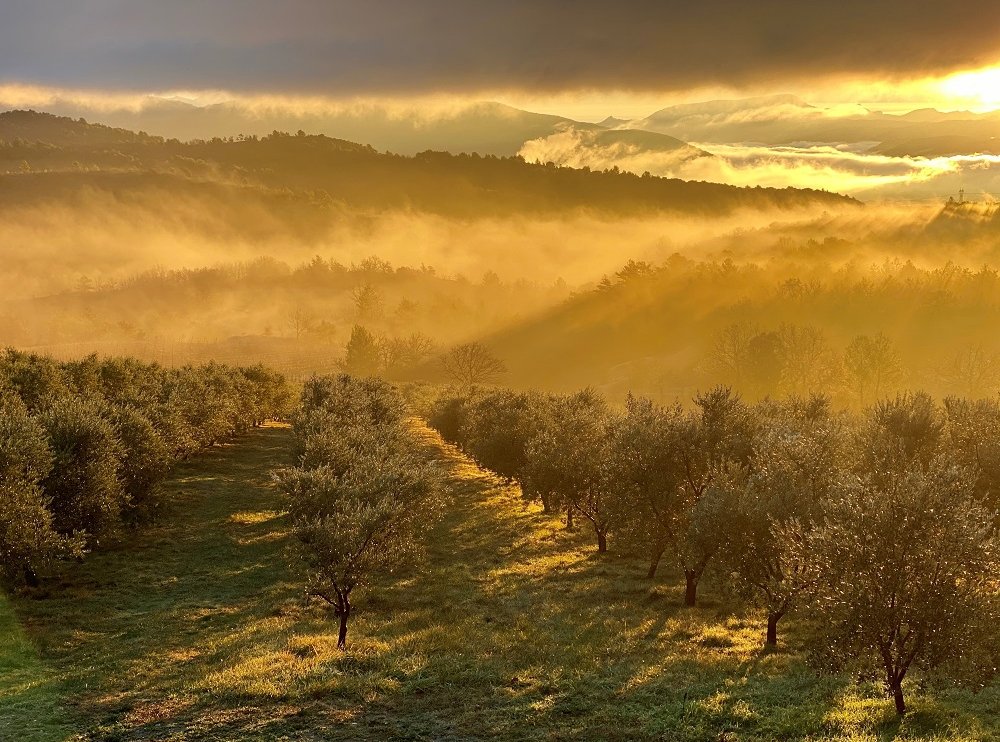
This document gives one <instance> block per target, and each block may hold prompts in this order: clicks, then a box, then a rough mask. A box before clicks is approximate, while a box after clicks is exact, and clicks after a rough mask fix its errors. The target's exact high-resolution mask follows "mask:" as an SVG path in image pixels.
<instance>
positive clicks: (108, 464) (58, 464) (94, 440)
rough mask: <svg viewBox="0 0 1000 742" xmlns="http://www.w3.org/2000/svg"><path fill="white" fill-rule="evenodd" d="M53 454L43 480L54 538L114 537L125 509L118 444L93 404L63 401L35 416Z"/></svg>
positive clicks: (110, 428)
mask: <svg viewBox="0 0 1000 742" xmlns="http://www.w3.org/2000/svg"><path fill="white" fill-rule="evenodd" d="M39 420H40V421H41V423H42V425H43V426H44V428H45V432H46V433H47V434H48V437H49V441H50V445H51V447H52V451H53V453H54V455H55V459H54V462H53V464H54V465H53V467H52V470H51V471H50V472H49V473H48V475H47V476H46V477H45V478H44V479H43V480H42V483H41V484H42V488H43V489H44V490H45V494H46V495H47V496H48V497H49V499H50V506H51V508H52V515H53V523H54V525H55V528H56V530H57V531H59V533H62V534H72V533H77V532H81V533H86V534H87V539H88V541H95V540H98V539H100V538H103V537H105V536H107V535H110V534H112V533H114V532H115V531H116V530H117V528H118V526H119V522H120V518H121V513H122V510H123V509H124V508H125V506H126V504H127V499H126V494H125V491H124V490H123V489H122V484H121V481H120V480H119V478H118V470H119V456H120V443H119V441H118V438H117V436H116V435H115V429H114V427H113V426H112V425H111V423H110V422H109V421H108V420H107V419H105V418H104V417H102V416H101V414H100V411H99V408H98V407H97V406H96V405H95V404H94V403H93V402H86V401H83V400H79V399H63V400H59V401H57V402H55V403H54V404H52V405H51V406H50V407H49V408H48V409H46V410H45V411H44V412H42V413H41V414H40V415H39Z"/></svg>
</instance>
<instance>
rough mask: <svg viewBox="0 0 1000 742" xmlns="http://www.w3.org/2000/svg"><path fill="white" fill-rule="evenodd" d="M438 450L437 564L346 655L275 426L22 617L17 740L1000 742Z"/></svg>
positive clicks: (989, 697)
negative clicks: (301, 537)
mask: <svg viewBox="0 0 1000 742" xmlns="http://www.w3.org/2000/svg"><path fill="white" fill-rule="evenodd" d="M423 435H424V436H425V437H426V441H427V443H428V445H429V447H430V448H431V450H432V451H434V452H435V455H437V456H438V457H439V458H440V459H441V460H442V462H443V463H444V465H445V466H446V467H447V468H448V470H449V488H450V490H451V494H452V497H453V504H452V506H451V507H450V508H449V511H448V515H447V517H446V518H445V520H444V521H443V522H442V523H441V524H440V526H439V527H438V528H437V530H436V533H435V534H434V538H433V539H432V543H431V548H430V553H429V559H428V561H427V564H426V565H425V568H423V569H421V570H419V571H415V572H413V573H411V574H405V575H398V576H396V577H394V578H392V579H391V580H388V581H387V582H386V583H385V585H384V587H383V588H381V589H378V590H367V591H365V592H364V593H362V594H359V595H358V596H357V597H358V600H357V608H358V612H357V614H356V618H355V619H354V620H353V621H352V626H351V634H350V636H349V640H348V641H349V650H348V651H347V652H346V653H342V652H338V651H337V649H336V626H335V625H334V622H333V621H332V620H331V617H330V616H329V615H328V614H325V613H324V612H323V611H322V610H321V609H320V608H319V607H315V606H308V605H306V604H304V602H303V600H302V595H301V590H300V588H299V587H298V586H297V585H296V583H295V581H294V580H293V579H292V578H291V573H290V572H289V569H288V567H287V559H286V556H285V553H286V548H287V546H288V522H287V520H286V519H285V518H284V517H283V516H282V514H281V512H280V511H279V510H280V503H279V501H278V498H277V495H276V492H275V491H274V489H273V488H272V486H271V483H270V481H269V478H268V470H269V469H271V468H273V467H275V466H279V465H281V464H283V463H285V462H287V461H288V460H289V455H290V454H289V452H288V451H289V443H290V432H289V431H288V430H287V429H285V428H279V427H271V428H264V429H262V430H260V431H257V432H255V433H254V434H253V435H251V436H250V437H248V438H246V439H244V440H243V441H241V442H239V443H237V444H234V445H231V446H226V447H219V448H217V449H215V450H213V451H212V452H211V453H209V454H208V455H205V456H202V457H199V458H198V459H197V460H196V461H192V462H190V463H188V464H186V465H184V466H183V467H181V468H180V469H178V470H177V471H176V472H175V474H174V476H173V477H172V478H171V480H170V482H169V483H168V488H169V492H170V496H171V499H172V501H173V507H172V508H171V511H170V513H169V514H168V515H167V517H165V518H164V520H163V522H162V523H161V524H160V525H158V526H156V527H154V528H151V529H148V530H145V531H143V532H142V533H141V534H140V535H138V536H136V537H135V538H134V540H132V541H130V542H129V543H126V544H123V545H121V546H120V547H118V548H116V549H114V550H111V551H106V552H102V553H100V554H95V555H93V556H92V557H91V558H90V559H89V560H88V561H86V562H85V563H83V564H82V565H78V566H75V567H74V568H73V569H72V570H70V571H69V572H68V574H67V577H66V578H65V580H64V581H63V582H62V583H61V584H55V585H50V586H48V587H47V588H45V589H44V590H42V591H36V592H34V593H28V594H25V595H21V596H18V597H17V598H16V599H14V600H13V601H11V602H10V603H6V604H5V603H0V624H2V626H0V629H2V631H3V639H0V642H2V643H0V739H2V740H63V739H74V738H76V739H86V740H140V739H145V740H154V739H155V740H243V739H260V740H272V739H289V740H320V739H323V740H326V739H345V740H348V739H349V740H367V739H372V740H380V739H409V740H434V739H449V740H451V739H454V740H458V739H494V738H502V739H538V740H542V739H544V740H569V739H592V740H625V739H665V740H712V741H718V740H729V741H734V740H798V739H845V740H846V739H851V740H893V739H908V740H909V739H912V740H960V739H965V740H981V739H982V740H985V739H1000V692H997V691H996V690H993V689H991V690H988V691H986V692H983V693H980V694H978V695H972V694H970V693H967V692H964V691H963V692H960V691H950V692H943V691H937V692H931V691H930V690H918V689H917V688H916V686H913V687H911V688H910V692H911V707H912V709H913V711H912V713H911V714H910V715H909V716H908V717H907V718H906V719H905V720H904V721H902V722H900V721H898V720H897V719H896V718H895V714H894V713H893V711H892V709H891V705H890V703H889V702H888V701H887V700H886V699H884V698H882V697H881V695H880V694H879V691H878V688H877V687H875V686H866V685H857V684H855V683H853V682H850V681H849V679H846V678H830V677H826V678H823V677H818V676H816V674H815V673H814V672H812V671H811V670H810V669H809V668H808V667H807V665H806V664H805V662H804V659H803V655H802V651H801V647H800V645H799V642H800V638H799V635H798V634H797V632H796V627H795V625H794V623H793V622H789V624H788V625H787V626H785V627H784V630H785V637H784V640H785V642H786V644H785V645H784V647H783V648H782V649H780V650H779V651H777V652H773V653H764V652H763V651H762V649H761V639H762V635H763V634H762V632H763V626H762V623H761V621H760V620H759V619H758V618H757V617H753V616H750V617H747V616H743V615H741V614H739V613H734V612H733V611H732V610H731V606H730V605H729V604H728V603H727V602H726V601H725V599H724V598H723V597H721V596H720V595H719V594H718V593H715V592H713V591H712V590H711V589H708V590H706V591H705V592H704V602H703V605H702V606H700V607H699V608H697V609H686V608H684V607H683V606H682V597H683V596H682V590H681V586H680V583H679V581H678V579H677V577H676V575H672V574H670V573H669V572H668V573H666V574H665V575H664V576H663V577H661V578H658V579H657V580H646V579H644V578H643V577H642V575H643V574H644V569H643V565H642V564H640V563H638V562H635V561H632V560H629V559H627V558H624V557H620V556H616V555H614V554H613V553H612V554H610V555H607V556H605V557H599V556H598V555H597V554H596V553H595V552H594V549H593V546H592V545H591V543H590V538H589V535H588V534H587V533H586V532H585V531H583V532H580V533H572V534H571V533H567V532H565V531H564V530H562V528H561V524H560V523H559V522H558V521H557V520H556V519H553V518H550V517H549V516H546V515H543V514H542V513H541V512H540V511H539V510H538V509H537V508H535V507H528V506H525V505H524V504H522V502H521V501H520V499H519V497H518V495H517V492H516V491H515V490H512V489H511V488H509V487H506V486H504V485H502V484H501V483H499V482H497V481H496V480H495V479H493V478H492V477H491V476H489V475H487V474H484V473H483V472H481V471H479V470H478V469H476V468H475V467H474V466H472V465H470V464H469V463H468V462H467V461H466V460H464V459H463V458H462V457H461V456H459V455H458V454H457V453H455V452H454V451H453V450H451V449H450V448H448V447H447V446H444V445H443V444H441V442H440V441H439V440H438V439H437V438H436V437H435V436H434V435H433V434H431V433H430V432H426V431H425V432H424V433H423ZM613 548H614V547H613V544H612V551H613ZM12 609H13V612H12ZM14 616H16V621H15V620H14ZM19 627H20V628H19ZM28 640H30V642H29V641H28Z"/></svg>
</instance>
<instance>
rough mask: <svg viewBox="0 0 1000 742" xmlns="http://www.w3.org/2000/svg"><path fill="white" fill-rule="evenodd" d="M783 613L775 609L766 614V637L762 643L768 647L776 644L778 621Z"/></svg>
mask: <svg viewBox="0 0 1000 742" xmlns="http://www.w3.org/2000/svg"><path fill="white" fill-rule="evenodd" d="M783 615H784V614H783V613H782V612H781V611H777V612H775V613H770V614H768V616H767V639H766V640H765V642H764V643H765V644H766V645H767V646H769V647H776V646H778V621H780V620H781V617H782V616H783Z"/></svg>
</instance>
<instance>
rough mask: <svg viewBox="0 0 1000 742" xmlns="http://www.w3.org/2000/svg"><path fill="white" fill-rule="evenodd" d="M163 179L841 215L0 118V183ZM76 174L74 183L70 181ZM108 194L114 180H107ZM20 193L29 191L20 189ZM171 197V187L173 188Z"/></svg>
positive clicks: (665, 190) (423, 161)
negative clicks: (125, 176) (136, 176)
mask: <svg viewBox="0 0 1000 742" xmlns="http://www.w3.org/2000/svg"><path fill="white" fill-rule="evenodd" d="M122 172H131V173H143V174H158V175H163V174H168V175H171V176H179V177H180V178H182V179H184V180H197V181H206V180H211V181H219V182H224V183H227V184H229V185H235V186H256V187H265V188H268V189H277V190H282V191H287V190H291V191H294V192H304V193H308V194H309V195H310V197H311V198H314V199H315V198H316V196H319V197H320V198H321V199H327V198H328V199H329V200H331V201H334V202H338V203H340V204H343V205H346V206H354V207H359V208H364V209H372V210H386V209H398V208H407V209H413V210H418V211H427V212H431V213H439V214H445V215H449V216H460V217H476V216H505V215H513V214H519V215H530V214H540V213H551V212H559V211H565V210H574V209H587V210H593V211H598V212H607V213H611V214H642V213H647V212H683V213H690V214H704V215H715V214H725V213H730V212H732V211H735V210H737V209H740V208H750V209H774V208H778V209H782V208H798V207H802V206H811V205H818V206H824V207H825V206H836V205H844V204H849V203H853V201H852V200H851V199H848V198H846V197H844V196H839V195H836V194H831V193H827V192H822V191H814V190H799V189H791V188H788V189H773V188H738V187H734V186H728V185H721V184H715V183H702V182H687V181H681V180H676V179H667V178H657V177H649V176H643V177H640V176H636V175H632V174H629V173H622V172H618V171H617V170H611V171H604V172H594V171H590V170H586V169H583V170H576V169H571V168H562V167H556V166H554V165H540V164H529V163H526V162H525V161H524V160H522V159H521V158H519V157H506V158H504V157H495V156H479V155H475V154H472V155H465V154H463V155H452V154H448V153H443V152H423V153H420V154H418V155H416V156H413V157H405V156H401V155H394V154H389V153H380V152H377V151H376V150H375V149H373V148H371V147H369V146H366V145H362V144H355V143H352V142H347V141H344V140H339V139H331V138H329V137H326V136H316V135H307V134H305V133H304V132H299V133H297V134H294V135H290V134H285V133H279V132H275V133H273V134H272V135H270V136H267V137H263V138H258V137H243V138H240V137H237V138H234V139H213V140H210V141H200V140H194V141H190V142H180V141H177V140H164V139H162V138H159V137H151V136H148V135H144V134H135V133H132V132H129V131H127V130H123V129H111V128H109V127H105V126H100V125H95V124H87V123H85V122H82V121H81V120H74V119H69V118H61V117H56V116H52V115H50V114H42V113H35V112H25V111H13V112H8V113H4V114H0V174H6V177H4V178H3V179H4V180H7V181H8V182H7V183H5V184H4V191H5V192H6V193H7V194H8V195H13V194H15V193H16V192H17V191H18V190H20V188H21V184H20V183H18V182H16V181H15V182H11V181H12V180H14V177H17V176H23V175H31V174H43V175H44V176H45V181H46V182H45V184H43V185H42V186H41V188H42V190H44V189H45V188H46V187H48V184H51V186H52V187H53V188H57V187H58V185H59V181H60V179H61V178H60V176H61V175H63V174H67V173H73V180H74V182H79V183H85V184H86V185H87V186H88V187H91V188H101V187H102V186H103V183H104V181H103V178H104V176H105V175H107V174H108V173H114V174H116V175H120V174H121V173H122ZM80 173H85V174H86V177H85V178H81V176H80V175H79V174H80ZM115 182H116V186H118V185H120V182H121V181H120V180H116V181H115ZM25 185H26V186H28V187H29V188H30V189H31V190H32V192H37V191H38V190H39V188H40V186H39V184H38V183H37V182H36V183H34V184H31V185H28V184H25ZM174 185H175V186H176V187H182V186H183V184H182V183H175V184H174Z"/></svg>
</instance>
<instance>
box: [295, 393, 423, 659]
mask: <svg viewBox="0 0 1000 742" xmlns="http://www.w3.org/2000/svg"><path fill="white" fill-rule="evenodd" d="M302 400H303V409H302V412H301V413H300V415H299V417H298V419H297V421H296V430H297V434H298V437H299V446H298V448H299V452H300V458H299V465H298V466H297V467H295V468H291V469H284V470H281V471H279V472H277V473H276V477H277V481H278V483H279V485H280V487H281V488H282V490H283V491H284V492H285V495H286V497H287V500H288V510H289V513H290V514H291V516H292V519H293V522H294V524H295V526H294V527H295V534H296V538H297V541H298V544H299V554H300V556H301V561H302V563H303V566H304V569H305V573H306V574H305V582H306V590H307V592H308V594H309V595H311V596H314V597H317V598H320V599H322V600H324V601H326V602H327V603H328V604H329V605H331V606H333V608H334V611H335V614H336V615H337V616H338V617H339V619H340V633H339V637H338V646H339V647H341V648H344V647H346V642H347V627H348V621H349V619H350V616H351V613H352V610H353V604H352V603H351V595H352V593H353V591H354V590H355V589H356V588H357V587H359V586H364V585H371V584H373V583H375V582H377V581H378V580H379V579H380V578H384V577H385V576H386V575H388V574H390V573H392V572H394V571H396V570H398V569H400V568H403V567H407V566H411V565H413V564H415V563H416V562H417V561H418V560H419V558H420V555H421V553H422V547H423V538H424V535H425V533H426V531H427V530H428V529H429V528H430V527H431V526H432V525H433V524H434V523H435V522H436V520H437V517H438V514H439V510H440V501H439V498H438V496H437V481H436V480H437V477H436V473H435V470H434V468H433V466H432V465H431V464H429V463H428V462H426V461H425V460H423V459H422V458H421V457H419V456H418V455H416V453H415V448H416V441H415V440H414V439H413V438H412V435H411V434H410V433H409V431H408V430H407V428H406V422H405V417H404V414H405V413H404V409H403V404H402V398H401V397H400V396H399V394H398V392H396V391H395V390H394V389H392V387H390V386H388V385H387V384H385V383H384V382H381V381H378V380H376V379H363V380H359V379H354V378H352V377H350V376H346V375H340V376H338V377H335V378H334V377H314V378H313V379H310V380H309V381H308V382H307V383H306V385H305V388H304V390H303V393H302Z"/></svg>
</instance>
